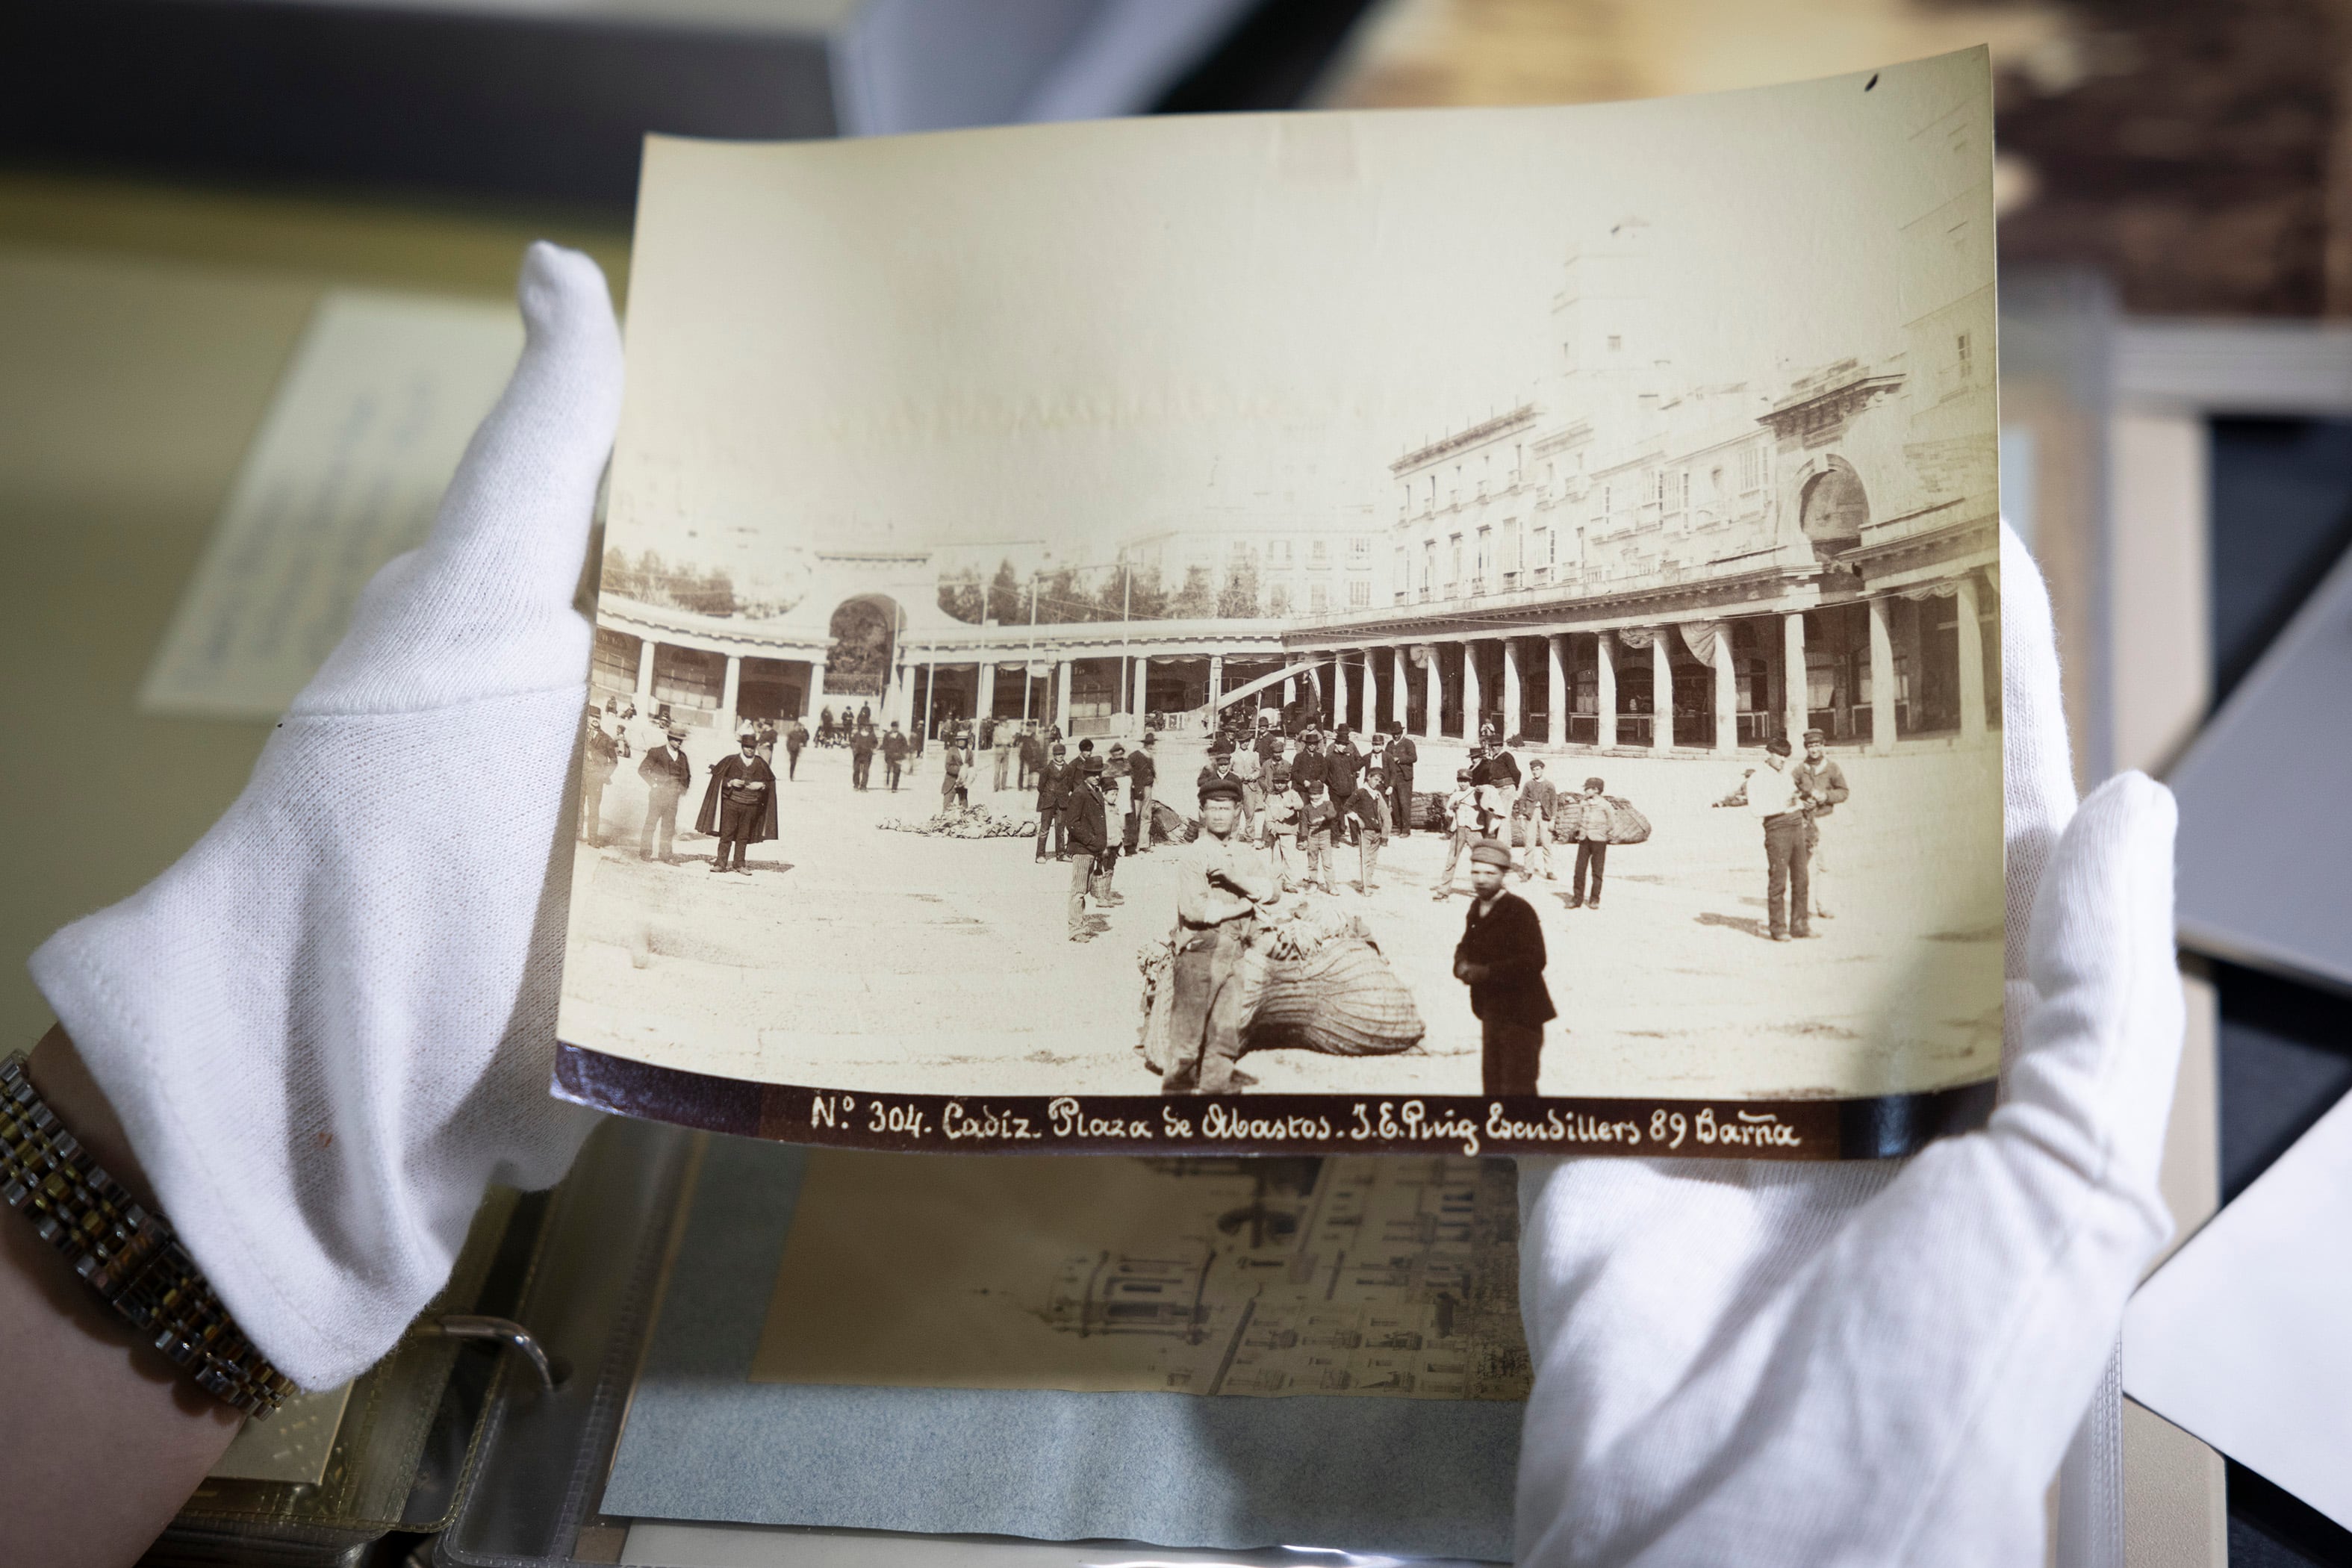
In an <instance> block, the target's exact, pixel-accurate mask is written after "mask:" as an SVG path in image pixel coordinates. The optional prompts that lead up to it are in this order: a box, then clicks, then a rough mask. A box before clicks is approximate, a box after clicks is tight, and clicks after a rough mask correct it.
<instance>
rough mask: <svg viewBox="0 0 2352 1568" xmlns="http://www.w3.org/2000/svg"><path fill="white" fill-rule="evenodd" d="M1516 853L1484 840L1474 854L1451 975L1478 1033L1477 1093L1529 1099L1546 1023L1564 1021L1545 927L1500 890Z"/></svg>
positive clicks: (1518, 901)
mask: <svg viewBox="0 0 2352 1568" xmlns="http://www.w3.org/2000/svg"><path fill="white" fill-rule="evenodd" d="M1510 870H1511V850H1510V847H1509V846H1508V845H1506V844H1502V843H1499V842H1497V841H1496V840H1495V839H1492V838H1484V839H1481V840H1479V841H1478V842H1477V843H1476V844H1475V845H1473V846H1472V847H1471V850H1470V911H1469V913H1468V914H1467V915H1465V916H1464V917H1463V922H1462V942H1461V944H1460V945H1459V946H1457V947H1455V948H1454V979H1456V980H1459V981H1461V982H1462V983H1463V984H1465V985H1467V986H1468V987H1470V1011H1471V1013H1472V1014H1473V1015H1474V1016H1475V1017H1476V1018H1477V1020H1478V1024H1479V1029H1480V1034H1481V1047H1482V1051H1481V1058H1480V1063H1479V1073H1480V1079H1481V1089H1480V1092H1481V1093H1484V1094H1486V1095H1487V1096H1489V1097H1496V1096H1501V1095H1532V1094H1534V1093H1535V1092H1536V1079H1537V1075H1538V1068H1539V1067H1540V1065H1541V1062H1542V1058H1543V1026H1545V1025H1546V1024H1548V1023H1549V1022H1551V1021H1552V1020H1553V1019H1554V1018H1557V1017H1558V1016H1559V1009H1558V1008H1556V1007H1554V1006H1553V1005H1551V990H1550V988H1549V986H1547V985H1546V984H1544V975H1543V972H1544V963H1545V955H1544V939H1543V922H1542V921H1539V920H1538V919H1537V918H1536V908H1535V906H1534V905H1533V904H1531V903H1529V902H1528V901H1527V900H1525V899H1523V898H1521V897H1519V896H1518V895H1517V893H1514V892H1512V891H1510V890H1509V889H1507V888H1506V887H1504V886H1503V879H1505V878H1506V877H1507V876H1508V875H1509V874H1510Z"/></svg>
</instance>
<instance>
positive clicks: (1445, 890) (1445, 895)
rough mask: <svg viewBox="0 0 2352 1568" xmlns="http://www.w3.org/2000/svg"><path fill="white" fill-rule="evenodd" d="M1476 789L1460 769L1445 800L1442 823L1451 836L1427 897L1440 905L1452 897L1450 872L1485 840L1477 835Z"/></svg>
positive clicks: (1466, 771)
mask: <svg viewBox="0 0 2352 1568" xmlns="http://www.w3.org/2000/svg"><path fill="white" fill-rule="evenodd" d="M1478 816H1479V812H1478V786H1477V785H1476V784H1472V783H1471V782H1470V770H1469V769H1468V768H1464V769H1462V770H1461V771H1460V772H1459V773H1455V774H1454V793H1453V794H1452V795H1447V796H1446V797H1445V820H1446V822H1447V824H1448V825H1449V826H1450V829H1451V831H1452V833H1453V835H1454V837H1453V841H1452V842H1451V843H1449V844H1447V845H1446V847H1445V869H1444V871H1442V872H1440V873H1438V878H1437V881H1436V883H1435V885H1433V887H1432V888H1431V889H1429V894H1430V897H1432V898H1433V899H1435V900H1437V901H1438V902H1440V903H1444V901H1445V900H1448V899H1450V898H1452V897H1453V896H1454V867H1456V866H1458V865H1460V864H1461V863H1462V857H1463V855H1464V854H1465V852H1466V851H1468V849H1469V847H1471V846H1472V845H1473V844H1475V843H1477V842H1478V840H1479V839H1480V838H1482V837H1485V835H1483V834H1481V833H1480V832H1479V831H1478Z"/></svg>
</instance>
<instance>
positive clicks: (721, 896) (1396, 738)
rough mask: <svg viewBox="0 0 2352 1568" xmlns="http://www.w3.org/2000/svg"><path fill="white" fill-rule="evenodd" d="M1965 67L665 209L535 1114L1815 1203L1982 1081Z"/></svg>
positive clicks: (1042, 160)
mask: <svg viewBox="0 0 2352 1568" xmlns="http://www.w3.org/2000/svg"><path fill="white" fill-rule="evenodd" d="M1990 177H1991V99H1990V76H1989V70H1988V66H1987V61H1986V58H1985V56H1984V54H1983V53H1982V52H1981V51H1970V52H1966V53H1961V54H1957V55H1951V56H1947V57H1943V58H1936V59H1930V60H1926V61H1921V62H1916V63H1914V64H1911V65H1906V66H1901V67H1895V68H1887V69H1885V70H1883V71H1878V72H1871V73H1864V74H1860V75H1856V76H1853V77H1841V78H1834V79H1827V80H1822V81H1816V82H1809V83H1801V84H1797V85H1794V86H1790V87H1785V88H1775V89H1759V90H1752V91H1743V92H1733V93H1721V94H1714V95H1708V96H1705V97H1696V98H1687V99H1679V100H1656V101H1650V102H1638V103H1624V104H1612V105H1600V106H1588V107H1577V108H1567V109H1523V110H1509V109H1506V110H1427V111H1413V110H1396V111H1358V112H1344V113H1326V114H1318V115H1308V116H1285V117H1273V116H1231V117H1200V118H1192V119H1173V120H1162V121H1150V122H1143V121H1129V122H1116V123H1110V122H1107V123H1098V124H1086V125H1069V126H1050V127H1034V128H1022V129H1013V130H996V131H981V132H954V133H946V134H939V135H930V136H919V137H906V138H889V139H877V140H873V141H866V142H839V143H828V144H750V143H732V144H730V143H720V142H687V141H677V140H666V139H660V138H656V139H655V140H654V141H653V142H651V143H649V146H648V152H647V157H646V169H645V178H644V184H643V195H642V198H641V203H640V208H639V215H638V228H637V238H636V245H635V255H634V263H633V270H632V279H631V286H630V292H629V300H628V323H627V327H628V330H627V346H628V364H629V372H628V374H629V380H628V385H627V392H626V401H625V406H624V412H623V417H622V426H621V432H620V437H619V440H618V443H617V446H616V448H615V453H614V463H613V468H612V472H611V477H610V489H609V495H608V500H607V502H606V511H605V522H604V537H603V545H602V550H603V553H602V570H601V579H600V583H599V589H598V597H597V602H596V615H595V622H596V633H595V648H594V665H593V677H592V681H591V707H590V710H589V711H588V712H587V713H586V714H585V715H584V716H583V732H584V733H583V746H582V752H581V761H580V768H579V800H580V809H579V816H578V829H577V831H578V841H577V845H576V848H575V860H574V865H573V876H572V908H571V928H570V941H569V951H568V955H567V963H566V967H565V974H564V994H563V1001H562V1027H561V1033H562V1041H563V1043H564V1047H563V1053H562V1060H561V1062H560V1064H559V1068H558V1071H557V1092H559V1093H561V1094H564V1095H566V1096H568V1097H570V1098H572V1099H577V1100H583V1101H585V1102H588V1103H592V1104H597V1105H601V1106H604V1107H606V1108H608V1109H614V1110H625V1111H630V1112H633V1113H636V1114H644V1115H653V1116H658V1117H663V1118H666V1119H668V1120H674V1121H687V1122H689V1123H693V1124H697V1125H703V1126H710V1127H717V1128H721V1129H724V1130H727V1131H744V1132H756V1133H759V1134H761V1135H763V1136H769V1137H777V1138H785V1139H791V1140H794V1141H800V1142H819V1143H826V1142H830V1143H839V1144H843V1145H850V1146H860V1147H867V1148H883V1149H961V1150H1020V1151H1027V1152H1044V1151H1050V1150H1058V1149H1075V1150H1094V1151H1098V1152H1153V1153H1181V1152H1218V1153H1234V1152H1300V1153H1309V1152H1329V1153H1341V1152H1391V1151H1396V1150H1404V1149H1413V1150H1418V1151H1420V1152H1425V1153H1432V1154H1434V1153H1439V1152H1444V1153H1448V1154H1459V1155H1470V1154H1480V1153H1495V1152H1617V1153H1679V1154H1732V1155H1741V1156H1758V1155H1764V1156H1777V1157H1787V1158H1834V1157H1851V1156H1855V1155H1871V1154H1885V1153H1893V1152H1904V1151H1906V1150H1907V1149H1909V1148H1911V1147H1916V1144H1917V1143H1918V1142H1921V1141H1924V1140H1925V1139H1926V1138H1927V1137H1931V1136H1934V1135H1935V1134H1936V1133H1937V1132H1938V1131H1948V1130H1950V1129H1953V1128H1956V1127H1959V1126H1964V1125H1968V1124H1969V1123H1970V1121H1971V1120H1972V1119H1976V1120H1980V1119H1981V1117H1982V1115H1983V1114H1984V1112H1985V1110H1987V1109H1988V1108H1989V1106H1990V1082H1991V1079H1992V1077H1993V1075H1994V1073H1995V1070H1996V1068H1997V1067H1998V1065H1999V1061H2000V1041H2001V1006H2002V986H2001V961H2002V936H2003V909H2002V887H2003V884H2002V837H2001V828H2002V821H2001V776H2002V774H2001V750H2000V742H2001V714H2000V695H2001V679H2000V646H2001V645H2000V557H1999V526H1998V521H1997V517H1998V503H1997V499H1996V498H1997V492H1998V483H1999V476H1998V460H1997V447H1998V443H1997V438H1996V418H1997V404H1996V386H1995V343H1994V322H1995V305H1994V278H1993V233H1992V223H1993V209H1992V196H1991V187H1990Z"/></svg>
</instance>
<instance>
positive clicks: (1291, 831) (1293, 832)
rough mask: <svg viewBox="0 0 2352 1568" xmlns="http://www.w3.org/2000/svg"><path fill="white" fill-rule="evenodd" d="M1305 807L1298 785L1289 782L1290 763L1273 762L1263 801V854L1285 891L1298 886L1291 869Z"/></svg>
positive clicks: (1271, 871)
mask: <svg viewBox="0 0 2352 1568" xmlns="http://www.w3.org/2000/svg"><path fill="white" fill-rule="evenodd" d="M1306 810H1307V803H1306V802H1305V801H1303V800H1301V799H1299V797H1298V790H1297V786H1296V785H1295V784H1292V783H1291V780H1290V768H1289V765H1288V764H1287V763H1279V762H1277V763H1275V764H1274V784H1273V787H1272V788H1271V789H1270V790H1269V791H1268V793H1267V795H1266V803H1265V853H1266V865H1267V868H1268V870H1269V872H1270V873H1271V874H1272V876H1273V878H1274V880H1275V883H1276V886H1278V887H1280V888H1281V889H1282V890H1283V891H1284V892H1286V893H1287V892H1290V891H1292V890H1293V889H1296V888H1297V886H1298V884H1297V881H1296V880H1295V879H1293V878H1292V875H1291V868H1292V867H1293V865H1295V864H1296V862H1297V849H1298V823H1299V818H1300V817H1301V816H1304V815H1305V814H1306Z"/></svg>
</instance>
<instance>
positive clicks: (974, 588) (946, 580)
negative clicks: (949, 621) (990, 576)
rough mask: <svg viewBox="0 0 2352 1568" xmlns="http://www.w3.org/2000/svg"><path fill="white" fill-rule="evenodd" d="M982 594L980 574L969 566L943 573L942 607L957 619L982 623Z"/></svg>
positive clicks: (941, 587) (947, 613)
mask: <svg viewBox="0 0 2352 1568" xmlns="http://www.w3.org/2000/svg"><path fill="white" fill-rule="evenodd" d="M981 605H982V593H981V587H980V574H979V573H978V572H975V571H973V570H972V569H971V567H969V566H967V567H965V568H963V569H962V570H961V571H959V572H950V573H945V574H941V576H940V611H941V612H942V613H943V614H946V615H950V616H954V617H955V618H956V619H957V620H960V621H964V622H968V623H969V624H971V625H972V626H978V625H980V612H981Z"/></svg>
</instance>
